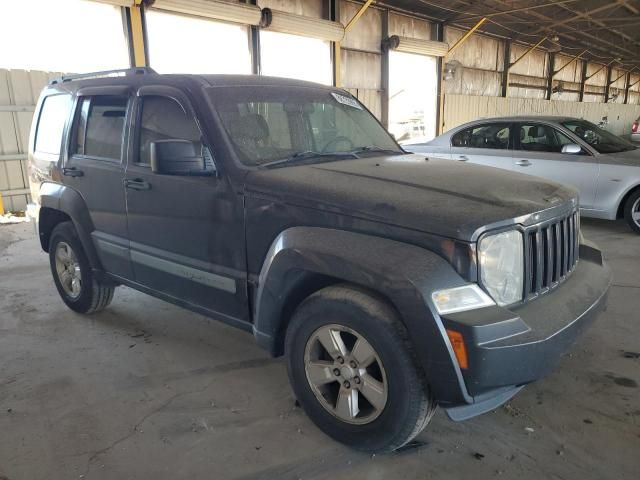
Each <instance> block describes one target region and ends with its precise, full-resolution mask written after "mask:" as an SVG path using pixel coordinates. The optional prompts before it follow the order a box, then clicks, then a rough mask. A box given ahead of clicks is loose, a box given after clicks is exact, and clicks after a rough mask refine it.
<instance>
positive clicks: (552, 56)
mask: <svg viewBox="0 0 640 480" xmlns="http://www.w3.org/2000/svg"><path fill="white" fill-rule="evenodd" d="M555 68H556V54H555V53H549V70H548V74H547V97H546V98H547V100H551V95H552V94H553V73H554V71H555Z"/></svg>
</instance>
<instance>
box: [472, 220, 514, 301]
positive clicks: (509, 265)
mask: <svg viewBox="0 0 640 480" xmlns="http://www.w3.org/2000/svg"><path fill="white" fill-rule="evenodd" d="M478 257H479V262H480V281H481V283H482V285H483V286H484V288H485V289H486V290H487V292H488V293H489V295H491V297H493V299H494V300H495V301H496V303H497V304H498V305H509V304H511V303H515V302H518V301H520V300H522V292H523V287H524V240H523V238H522V233H520V232H519V231H517V230H511V231H508V232H503V233H498V234H495V235H488V236H486V237H484V238H483V239H482V240H480V244H479V245H478Z"/></svg>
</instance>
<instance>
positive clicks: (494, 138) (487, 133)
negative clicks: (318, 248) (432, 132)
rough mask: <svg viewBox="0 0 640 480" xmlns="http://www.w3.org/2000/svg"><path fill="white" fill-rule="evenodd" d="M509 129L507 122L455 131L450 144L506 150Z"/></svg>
mask: <svg viewBox="0 0 640 480" xmlns="http://www.w3.org/2000/svg"><path fill="white" fill-rule="evenodd" d="M509 131H510V129H509V125H508V124H500V123H491V124H487V125H480V126H478V127H473V128H468V129H466V130H462V131H461V132H458V133H456V134H455V135H454V136H453V138H452V139H451V145H452V146H454V147H466V148H493V149H498V150H506V149H508V148H509Z"/></svg>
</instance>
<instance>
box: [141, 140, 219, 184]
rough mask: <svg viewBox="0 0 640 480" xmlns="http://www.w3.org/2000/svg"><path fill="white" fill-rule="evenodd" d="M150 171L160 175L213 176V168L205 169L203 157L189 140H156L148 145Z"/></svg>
mask: <svg viewBox="0 0 640 480" xmlns="http://www.w3.org/2000/svg"><path fill="white" fill-rule="evenodd" d="M149 155H150V157H151V171H152V172H153V173H158V174H161V175H192V176H211V175H215V174H216V171H215V169H214V168H211V167H207V162H206V159H205V156H204V155H203V154H202V151H201V147H200V148H199V147H198V146H197V145H196V144H195V143H194V142H190V141H189V140H174V139H171V140H157V141H155V142H151V143H150V144H149Z"/></svg>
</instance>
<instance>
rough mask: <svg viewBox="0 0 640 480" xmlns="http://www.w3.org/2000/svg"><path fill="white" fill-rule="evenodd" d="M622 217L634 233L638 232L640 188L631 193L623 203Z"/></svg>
mask: <svg viewBox="0 0 640 480" xmlns="http://www.w3.org/2000/svg"><path fill="white" fill-rule="evenodd" d="M624 218H625V220H626V221H627V223H628V224H629V226H630V227H631V228H632V229H633V231H635V232H636V233H640V190H638V191H636V192H634V193H632V194H631V196H630V197H629V198H628V199H627V201H626V202H625V204H624Z"/></svg>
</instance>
